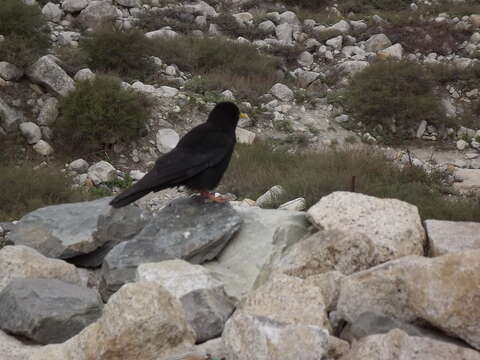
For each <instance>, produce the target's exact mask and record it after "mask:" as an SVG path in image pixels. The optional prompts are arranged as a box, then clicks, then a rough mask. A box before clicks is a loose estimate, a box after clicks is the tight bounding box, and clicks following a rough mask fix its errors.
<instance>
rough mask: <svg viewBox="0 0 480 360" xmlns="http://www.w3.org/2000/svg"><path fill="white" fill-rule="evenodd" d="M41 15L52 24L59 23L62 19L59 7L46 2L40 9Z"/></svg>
mask: <svg viewBox="0 0 480 360" xmlns="http://www.w3.org/2000/svg"><path fill="white" fill-rule="evenodd" d="M42 14H43V15H44V16H45V17H46V18H47V20H50V21H53V22H59V21H60V20H61V18H62V15H63V11H62V9H60V6H58V5H57V4H53V3H51V2H48V3H47V4H45V6H44V7H43V8H42Z"/></svg>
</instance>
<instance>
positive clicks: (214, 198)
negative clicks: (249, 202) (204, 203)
mask: <svg viewBox="0 0 480 360" xmlns="http://www.w3.org/2000/svg"><path fill="white" fill-rule="evenodd" d="M200 196H201V197H204V198H206V199H208V200H210V201H213V202H216V203H221V204H223V203H224V202H226V201H227V200H225V199H224V198H223V197H221V196H215V194H212V193H211V192H210V191H200Z"/></svg>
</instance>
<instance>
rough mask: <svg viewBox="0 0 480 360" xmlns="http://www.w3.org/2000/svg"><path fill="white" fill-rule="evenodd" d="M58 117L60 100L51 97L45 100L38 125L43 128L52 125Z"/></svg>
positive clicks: (38, 118)
mask: <svg viewBox="0 0 480 360" xmlns="http://www.w3.org/2000/svg"><path fill="white" fill-rule="evenodd" d="M57 117H58V100H57V99H56V98H54V97H49V98H48V99H47V100H45V102H44V104H43V106H42V108H41V110H40V113H39V114H38V117H37V124H39V125H43V126H49V125H52V124H53V123H54V122H55V120H57Z"/></svg>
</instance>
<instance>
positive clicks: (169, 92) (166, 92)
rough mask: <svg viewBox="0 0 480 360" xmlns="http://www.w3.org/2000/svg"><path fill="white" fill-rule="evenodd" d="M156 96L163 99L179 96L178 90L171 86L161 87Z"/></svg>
mask: <svg viewBox="0 0 480 360" xmlns="http://www.w3.org/2000/svg"><path fill="white" fill-rule="evenodd" d="M156 94H158V95H159V96H161V97H167V98H172V97H175V96H177V94H178V89H176V88H174V87H171V86H160V87H159V88H158V89H157V91H156Z"/></svg>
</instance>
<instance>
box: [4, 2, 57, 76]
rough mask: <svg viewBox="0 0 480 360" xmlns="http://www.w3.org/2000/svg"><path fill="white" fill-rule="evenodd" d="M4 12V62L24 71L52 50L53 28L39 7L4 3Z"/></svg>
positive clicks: (20, 3)
mask: <svg viewBox="0 0 480 360" xmlns="http://www.w3.org/2000/svg"><path fill="white" fill-rule="evenodd" d="M1 7H2V10H1V11H0V34H2V35H4V36H5V40H4V41H2V42H1V43H0V59H2V60H3V61H7V62H9V63H12V64H15V65H17V66H20V67H26V66H28V65H31V64H32V63H34V62H35V61H36V60H37V59H38V58H39V57H40V56H42V55H44V54H46V52H47V50H48V48H49V46H50V38H49V28H48V27H47V22H46V20H45V18H44V17H43V15H42V13H41V11H40V8H39V7H38V5H26V4H25V3H24V2H23V1H22V0H3V1H2V5H1Z"/></svg>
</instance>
